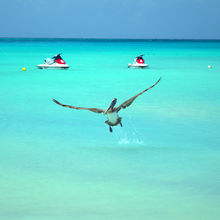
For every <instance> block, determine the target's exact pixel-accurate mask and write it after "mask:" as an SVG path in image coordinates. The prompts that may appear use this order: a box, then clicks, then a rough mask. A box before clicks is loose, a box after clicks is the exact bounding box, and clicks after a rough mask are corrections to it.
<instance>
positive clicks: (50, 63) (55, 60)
mask: <svg viewBox="0 0 220 220" xmlns="http://www.w3.org/2000/svg"><path fill="white" fill-rule="evenodd" d="M37 67H38V68H39V69H49V68H50V69H67V68H69V65H67V64H66V62H65V61H64V60H63V58H62V57H61V53H60V54H57V55H55V56H54V57H52V58H46V59H45V60H44V64H39V65H37Z"/></svg>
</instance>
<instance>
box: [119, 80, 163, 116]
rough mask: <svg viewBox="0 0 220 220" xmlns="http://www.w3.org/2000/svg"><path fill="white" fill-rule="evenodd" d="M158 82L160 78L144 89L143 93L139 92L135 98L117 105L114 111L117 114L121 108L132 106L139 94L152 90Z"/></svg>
mask: <svg viewBox="0 0 220 220" xmlns="http://www.w3.org/2000/svg"><path fill="white" fill-rule="evenodd" d="M160 80H161V77H160V78H159V80H158V81H157V82H156V83H155V84H153V85H152V86H151V87H149V88H147V89H145V90H144V91H142V92H140V93H139V94H137V95H136V96H134V97H132V98H130V99H128V100H127V101H125V102H123V103H122V104H121V105H119V106H118V107H116V108H115V110H116V111H117V112H119V111H120V110H121V109H122V108H127V107H128V106H129V105H131V104H132V102H133V101H134V100H135V99H136V98H137V97H138V96H139V95H141V94H143V93H144V92H146V91H147V90H149V89H151V88H153V87H154V86H155V85H157V83H159V82H160Z"/></svg>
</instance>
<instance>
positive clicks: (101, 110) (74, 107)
mask: <svg viewBox="0 0 220 220" xmlns="http://www.w3.org/2000/svg"><path fill="white" fill-rule="evenodd" d="M53 101H54V102H55V103H56V104H58V105H61V106H63V107H67V108H72V109H77V110H89V111H92V112H95V113H103V112H104V111H105V110H103V109H99V108H82V107H76V106H71V105H64V104H62V103H60V102H58V101H57V100H55V99H53Z"/></svg>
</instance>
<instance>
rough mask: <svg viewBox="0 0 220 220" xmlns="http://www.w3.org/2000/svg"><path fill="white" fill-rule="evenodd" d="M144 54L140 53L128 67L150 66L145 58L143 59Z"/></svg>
mask: <svg viewBox="0 0 220 220" xmlns="http://www.w3.org/2000/svg"><path fill="white" fill-rule="evenodd" d="M143 56H144V55H139V56H137V57H136V58H135V59H134V61H133V63H129V64H128V68H130V67H134V68H146V67H148V65H147V64H146V63H145V61H144V59H143Z"/></svg>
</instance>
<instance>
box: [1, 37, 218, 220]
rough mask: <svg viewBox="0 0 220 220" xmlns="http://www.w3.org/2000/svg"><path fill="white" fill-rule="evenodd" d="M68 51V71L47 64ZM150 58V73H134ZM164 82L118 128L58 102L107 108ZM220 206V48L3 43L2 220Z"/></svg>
mask: <svg viewBox="0 0 220 220" xmlns="http://www.w3.org/2000/svg"><path fill="white" fill-rule="evenodd" d="M61 52H62V53H63V54H62V56H63V59H64V60H65V61H66V62H67V64H69V65H70V68H69V69H68V70H49V69H47V70H41V69H37V67H36V65H38V64H41V63H43V62H44V59H45V58H47V57H53V56H54V55H55V54H57V53H61ZM139 54H144V55H145V56H144V58H145V61H146V63H147V64H149V68H147V69H129V68H128V67H127V64H128V63H131V62H132V61H133V59H134V57H135V56H137V55H139ZM208 65H211V67H212V68H208ZM23 67H25V68H26V71H22V68H23ZM159 77H162V80H161V81H160V82H159V83H158V84H157V85H156V86H155V87H154V88H152V89H151V90H149V91H147V92H146V93H144V94H143V95H141V96H139V97H138V98H137V99H136V100H135V101H134V103H133V104H132V105H131V106H129V107H128V108H126V109H122V110H121V111H120V112H119V115H120V116H121V117H122V118H123V119H122V124H123V127H120V126H117V127H113V132H112V133H110V132H109V128H108V126H107V125H106V124H105V123H104V122H105V120H106V116H103V115H102V114H95V113H93V112H90V111H86V110H81V111H79V110H74V109H69V108H63V107H61V106H59V105H57V104H55V103H54V102H52V99H53V98H55V99H57V100H58V101H60V102H61V103H64V104H69V105H74V106H79V107H96V108H103V109H105V108H107V107H108V106H109V104H110V102H111V100H112V99H113V98H115V97H116V98H117V99H118V104H121V103H122V102H124V101H125V100H127V99H129V98H131V97H132V96H134V95H136V94H138V93H139V92H141V91H143V90H144V89H146V88H148V87H150V86H151V85H153V84H154V83H155V82H156V81H157V80H158V79H159ZM219 204H220V41H159V40H155V41H152V40H146V41H144V40H85V39H84V40H83V39H75V40H71V39H0V219H1V220H12V219H13V220H38V219H39V220H61V219H62V220H72V219H76V220H207V219H209V220H219V219H220V209H219Z"/></svg>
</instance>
